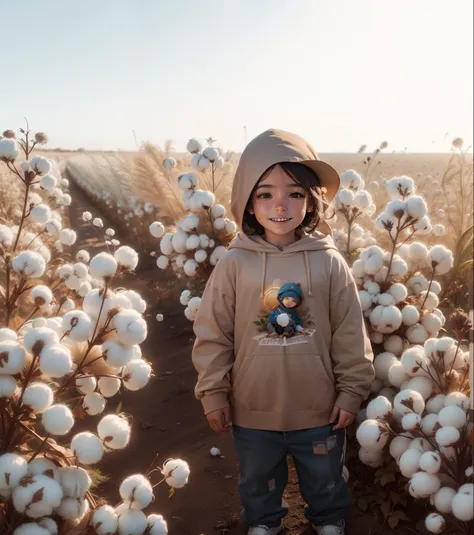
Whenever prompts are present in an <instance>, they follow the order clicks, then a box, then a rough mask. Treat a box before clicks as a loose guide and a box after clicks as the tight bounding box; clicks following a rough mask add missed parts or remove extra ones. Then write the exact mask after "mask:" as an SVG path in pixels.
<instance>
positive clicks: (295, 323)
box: [266, 282, 305, 336]
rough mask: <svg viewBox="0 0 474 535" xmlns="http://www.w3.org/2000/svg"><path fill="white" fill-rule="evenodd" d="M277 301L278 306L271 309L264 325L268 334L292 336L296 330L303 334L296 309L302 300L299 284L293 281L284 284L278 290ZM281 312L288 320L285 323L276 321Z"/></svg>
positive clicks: (301, 323)
mask: <svg viewBox="0 0 474 535" xmlns="http://www.w3.org/2000/svg"><path fill="white" fill-rule="evenodd" d="M277 301H278V303H279V306H278V307H277V308H275V309H274V310H272V311H271V313H270V315H269V316H268V322H267V325H266V329H267V331H268V332H269V334H270V336H278V335H283V336H292V335H293V334H295V333H296V332H299V333H302V334H304V333H305V330H304V328H303V322H302V320H301V316H300V315H299V314H298V312H297V310H296V308H297V307H298V306H299V305H301V303H302V301H303V292H302V291H301V287H300V285H299V284H295V283H294V282H287V283H286V284H284V285H283V286H282V287H281V288H280V289H279V290H278V294H277ZM281 314H286V315H287V316H288V320H289V321H288V323H287V324H286V325H281V324H280V323H279V322H278V317H279V316H280V315H281Z"/></svg>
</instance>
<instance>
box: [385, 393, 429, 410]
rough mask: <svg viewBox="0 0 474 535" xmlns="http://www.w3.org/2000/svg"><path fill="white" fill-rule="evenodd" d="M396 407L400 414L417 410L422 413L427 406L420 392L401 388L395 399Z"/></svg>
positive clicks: (394, 404)
mask: <svg viewBox="0 0 474 535" xmlns="http://www.w3.org/2000/svg"><path fill="white" fill-rule="evenodd" d="M393 406H394V409H395V410H396V411H397V412H398V413H400V414H408V413H410V412H416V413H417V414H422V413H423V410H424V408H425V401H424V400H423V398H422V396H421V394H420V393H418V392H415V391H414V390H401V391H400V392H399V393H398V394H397V395H396V396H395V399H394V402H393Z"/></svg>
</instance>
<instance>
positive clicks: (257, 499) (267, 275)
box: [192, 129, 374, 535]
mask: <svg viewBox="0 0 474 535" xmlns="http://www.w3.org/2000/svg"><path fill="white" fill-rule="evenodd" d="M338 188H339V176H338V174H337V172H336V171H335V170H334V169H333V168H332V167H331V166H329V165H328V164H326V163H325V162H322V161H320V160H318V157H317V154H316V152H315V151H314V149H313V148H312V147H311V146H310V145H309V144H308V143H307V142H306V141H305V140H304V139H302V138H301V137H299V136H297V135H295V134H291V133H288V132H284V131H281V130H273V129H272V130H267V131H266V132H264V133H262V134H260V135H259V136H258V137H256V138H255V139H254V140H252V141H251V142H250V143H249V144H248V145H247V147H246V148H245V150H244V152H243V154H242V157H241V159H240V163H239V166H238V168H237V171H236V175H235V180H234V184H233V190H232V213H233V215H234V218H235V221H236V222H237V224H238V225H239V227H240V229H241V230H240V232H239V234H238V235H237V236H236V238H235V239H234V240H233V241H232V243H231V244H230V246H229V250H228V251H227V252H226V254H225V255H224V256H223V257H222V258H221V259H220V261H219V263H218V264H217V266H216V267H215V268H214V270H213V272H212V275H211V277H210V279H209V281H208V284H207V286H206V289H205V292H204V295H203V297H202V301H201V306H200V309H199V312H198V314H197V317H196V320H195V323H194V332H195V335H196V342H195V345H194V349H193V357H192V358H193V363H194V366H195V368H196V370H197V372H198V381H197V385H196V389H195V392H196V396H197V398H198V399H200V400H201V402H202V405H203V408H204V413H205V415H206V417H207V419H208V421H209V424H210V426H211V428H212V429H213V430H214V431H216V432H218V433H222V432H228V431H230V430H232V433H233V438H234V443H235V447H236V450H237V454H238V457H239V461H240V478H239V493H240V498H241V501H242V505H243V511H242V520H243V521H244V522H245V523H246V524H247V525H249V526H250V530H249V534H251V535H273V534H277V533H279V532H280V531H281V529H282V525H281V522H282V519H283V518H284V516H285V515H286V514H287V507H286V506H285V505H284V502H283V501H282V497H283V492H284V490H285V487H286V484H287V481H288V465H287V455H291V456H292V457H293V459H294V463H295V466H296V470H297V474H298V480H299V486H300V491H301V494H302V496H303V498H304V499H305V501H306V503H307V506H306V509H305V515H306V517H307V518H308V520H309V522H310V523H311V524H312V526H313V528H314V529H315V531H316V532H317V533H318V534H319V535H342V534H343V533H344V519H345V515H346V511H347V508H348V506H349V502H350V498H349V493H348V489H347V486H346V482H345V480H344V478H343V475H342V471H343V457H344V448H345V430H344V429H345V427H347V426H348V425H350V424H351V423H352V422H353V421H354V418H355V415H356V413H357V412H358V410H359V407H360V404H361V402H362V401H363V400H364V399H365V398H366V397H367V396H368V394H369V391H370V384H371V382H372V379H373V377H374V372H373V366H372V360H373V355H372V351H371V346H370V342H369V340H368V337H367V334H366V331H365V325H364V318H363V314H362V311H361V307H360V302H359V296H358V291H357V288H356V285H355V283H354V280H353V278H352V275H351V272H350V270H349V268H348V266H347V264H346V262H345V261H344V259H343V258H342V256H341V255H340V254H339V252H338V251H337V249H336V247H335V245H334V242H333V240H332V238H331V237H330V236H329V235H327V234H328V232H329V227H328V225H327V223H325V222H324V220H323V210H324V206H325V205H327V203H329V202H330V201H331V200H332V199H333V197H334V195H335V194H336V192H337V190H338ZM275 280H278V281H280V282H283V283H284V284H288V285H289V286H287V287H286V289H288V290H292V292H291V291H288V293H285V291H286V290H284V292H283V293H282V294H280V299H279V301H278V302H277V303H276V306H278V304H283V298H284V297H285V296H286V297H293V298H294V299H293V301H294V302H293V301H292V300H291V299H290V300H288V299H287V300H285V303H286V305H285V306H288V305H291V308H293V307H294V306H295V305H299V304H301V305H302V306H303V305H304V306H306V310H305V314H301V315H299V314H298V316H293V318H295V317H298V318H299V317H301V318H303V319H302V320H301V322H297V323H298V328H299V330H301V328H303V329H304V330H305V328H306V327H307V325H305V324H304V323H305V321H306V322H307V323H309V322H311V325H312V326H313V329H312V330H310V331H307V332H305V334H304V335H300V333H299V332H296V333H295V334H296V335H297V337H296V338H295V339H294V340H293V341H294V342H297V343H289V342H291V340H292V338H288V337H287V336H283V335H282V337H281V339H280V340H275V336H274V333H271V334H267V335H266V336H265V334H261V332H260V333H259V331H258V327H257V325H258V324H259V321H257V320H259V319H260V321H262V314H264V317H265V314H268V310H264V306H263V303H264V301H265V297H266V295H267V290H268V288H269V287H270V286H272V285H273V286H274V281H275ZM295 285H296V286H295ZM280 286H281V284H280ZM296 288H297V289H296ZM266 318H267V319H266V320H263V324H264V325H265V322H266V321H267V322H268V315H267V316H266ZM288 318H289V319H290V320H291V317H289V316H288ZM288 318H287V317H286V316H284V315H283V316H281V315H279V316H278V317H277V318H276V320H277V321H279V322H280V323H281V324H282V325H285V323H287V321H288ZM274 319H275V318H274ZM300 323H302V324H303V325H301V324H300Z"/></svg>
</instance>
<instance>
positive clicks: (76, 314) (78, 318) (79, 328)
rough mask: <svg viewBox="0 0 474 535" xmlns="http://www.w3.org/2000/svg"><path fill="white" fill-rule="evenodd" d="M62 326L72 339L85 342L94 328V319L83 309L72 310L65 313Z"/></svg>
mask: <svg viewBox="0 0 474 535" xmlns="http://www.w3.org/2000/svg"><path fill="white" fill-rule="evenodd" d="M62 328H63V330H64V332H65V333H67V336H68V338H69V339H70V340H74V341H75V342H85V341H86V340H87V338H88V336H89V334H90V332H91V329H92V320H91V318H90V316H89V315H88V314H86V313H85V312H84V311H83V310H72V311H71V312H67V313H66V314H64V316H63V320H62Z"/></svg>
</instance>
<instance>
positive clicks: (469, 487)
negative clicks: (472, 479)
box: [458, 483, 474, 496]
mask: <svg viewBox="0 0 474 535" xmlns="http://www.w3.org/2000/svg"><path fill="white" fill-rule="evenodd" d="M458 493H459V494H469V496H473V495H474V484H473V483H465V484H464V485H462V486H461V487H459V490H458Z"/></svg>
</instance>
